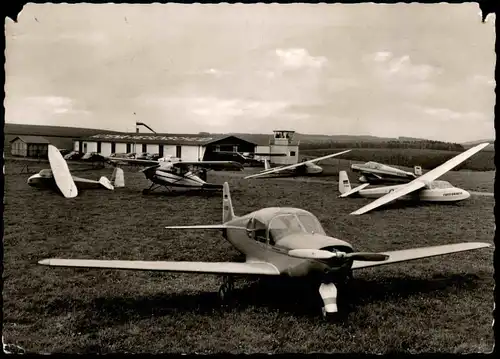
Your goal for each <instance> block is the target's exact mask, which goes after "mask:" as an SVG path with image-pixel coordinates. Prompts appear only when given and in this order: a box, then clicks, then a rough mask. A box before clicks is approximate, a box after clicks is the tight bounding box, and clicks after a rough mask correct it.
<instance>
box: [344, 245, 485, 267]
mask: <svg viewBox="0 0 500 359" xmlns="http://www.w3.org/2000/svg"><path fill="white" fill-rule="evenodd" d="M486 247H491V244H489V243H481V242H465V243H457V244H445V245H442V246H433V247H422V248H413V249H403V250H399V251H390V252H381V253H380V254H387V255H388V256H389V259H387V260H385V261H378V262H369V261H354V262H353V264H352V269H359V268H367V267H374V266H380V265H385V264H391V263H398V262H406V261H411V260H414V259H420V258H427V257H435V256H442V255H445V254H450V253H456V252H463V251H471V250H474V249H479V248H486Z"/></svg>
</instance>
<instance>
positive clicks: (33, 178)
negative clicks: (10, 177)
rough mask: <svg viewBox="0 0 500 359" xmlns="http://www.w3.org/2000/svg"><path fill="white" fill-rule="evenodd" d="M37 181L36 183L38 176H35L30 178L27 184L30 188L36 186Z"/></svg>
mask: <svg viewBox="0 0 500 359" xmlns="http://www.w3.org/2000/svg"><path fill="white" fill-rule="evenodd" d="M35 181H36V175H33V176H31V177H30V178H28V181H27V182H28V185H30V186H34V184H35Z"/></svg>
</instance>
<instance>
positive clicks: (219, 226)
mask: <svg viewBox="0 0 500 359" xmlns="http://www.w3.org/2000/svg"><path fill="white" fill-rule="evenodd" d="M165 228H166V229H244V230H246V227H238V226H228V225H225V224H202V225H197V226H167V227H165Z"/></svg>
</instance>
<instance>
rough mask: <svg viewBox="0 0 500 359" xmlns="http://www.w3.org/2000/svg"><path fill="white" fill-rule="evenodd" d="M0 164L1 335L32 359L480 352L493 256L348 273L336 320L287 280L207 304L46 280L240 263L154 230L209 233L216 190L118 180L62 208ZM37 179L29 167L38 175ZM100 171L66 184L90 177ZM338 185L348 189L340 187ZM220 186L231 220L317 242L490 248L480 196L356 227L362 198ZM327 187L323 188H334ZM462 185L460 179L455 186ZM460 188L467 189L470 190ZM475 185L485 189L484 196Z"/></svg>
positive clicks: (213, 281) (305, 188)
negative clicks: (189, 192) (121, 263)
mask: <svg viewBox="0 0 500 359" xmlns="http://www.w3.org/2000/svg"><path fill="white" fill-rule="evenodd" d="M21 167H22V166H21V165H19V164H14V163H9V162H7V164H6V172H7V173H6V188H5V200H4V201H5V206H4V211H5V212H4V248H5V252H4V253H5V254H4V291H3V296H4V308H3V309H4V323H3V330H4V337H5V341H6V342H8V343H14V344H16V345H19V346H22V347H23V348H24V349H25V350H26V351H28V352H36V353H55V352H65V353H75V352H78V353H114V352H133V353H171V352H184V353H194V352H198V353H200V352H201V353H218V352H232V353H257V352H259V353H283V352H302V353H304V352H305V353H309V352H341V353H349V352H370V353H388V352H391V351H404V352H410V353H417V352H454V353H470V352H474V353H475V352H489V351H491V349H492V346H493V343H494V337H493V330H492V320H493V316H492V312H493V288H494V279H493V248H488V249H481V250H477V251H471V252H466V253H457V254H453V255H450V256H445V257H437V258H428V259H425V260H418V261H414V262H408V263H402V264H395V265H388V266H382V267H378V268H372V269H364V270H359V271H357V272H355V273H354V280H353V282H352V283H351V287H350V292H349V298H350V300H351V303H352V308H351V312H350V313H349V316H348V320H347V322H346V323H328V322H324V321H322V319H321V317H320V309H319V308H320V299H319V295H318V293H317V290H310V289H309V288H308V287H307V285H306V284H305V283H303V282H302V281H299V280H283V281H281V280H249V279H241V280H238V281H237V282H236V290H235V293H234V301H233V302H232V304H231V305H230V306H229V307H228V308H221V307H220V305H219V302H218V299H217V295H216V292H217V290H218V287H219V285H220V281H221V279H220V277H218V276H214V275H192V274H169V273H151V272H132V271H112V270H86V269H71V268H49V267H44V266H39V265H37V264H36V263H37V261H38V260H40V259H42V258H48V257H59V258H95V259H136V260H194V261H196V260H199V261H230V260H239V259H241V257H240V255H239V254H238V252H237V251H236V250H235V249H233V248H232V247H231V246H230V244H229V243H227V242H225V241H224V239H223V238H222V237H221V235H220V233H218V232H217V231H206V232H202V231H169V230H166V229H164V228H163V227H164V226H167V225H182V224H216V223H219V222H220V220H221V212H222V203H221V202H222V199H221V195H220V194H215V195H209V196H202V197H199V196H179V195H177V196H169V195H149V196H143V195H142V194H141V193H140V191H141V190H142V188H145V187H147V186H148V181H147V180H146V179H145V178H144V176H143V175H142V174H140V173H137V172H130V171H126V177H125V179H126V185H127V187H126V188H122V189H118V190H116V191H114V192H111V191H105V190H94V191H86V192H81V194H80V196H79V197H77V198H75V199H71V200H68V199H64V198H63V197H62V196H60V195H55V194H54V193H52V192H50V191H42V190H37V189H33V188H30V187H29V186H28V185H27V184H26V179H27V178H28V175H26V174H19V172H20V170H21ZM42 167H43V166H42ZM461 173H462V172H456V173H450V175H451V176H455V177H454V178H453V182H452V183H454V184H456V185H460V186H464V189H467V190H488V188H489V189H490V191H492V188H493V182H492V181H493V177H492V176H491V177H490V181H491V188H490V187H489V186H490V184H489V183H488V181H487V180H485V178H486V177H484V178H483V177H481V176H482V175H479V176H478V177H476V178H475V179H473V175H468V177H467V175H463V176H462V175H461ZM110 174H111V169H103V170H92V171H88V172H79V173H78V176H81V177H86V178H92V179H97V178H99V176H101V175H107V176H110ZM353 179H354V178H352V179H351V180H353ZM209 180H212V181H214V182H216V183H222V182H223V181H226V180H227V181H228V182H229V183H230V186H231V191H232V197H233V204H234V206H235V211H236V214H244V213H247V212H250V211H253V210H256V209H259V208H261V207H266V206H295V207H301V208H304V209H306V210H309V211H311V212H312V213H313V214H315V215H316V216H317V217H318V219H319V220H320V221H321V222H322V224H323V226H324V228H325V230H326V232H327V233H328V234H330V235H332V236H334V237H338V238H341V239H344V240H346V241H348V242H350V243H351V244H353V246H354V247H355V248H356V249H358V250H366V251H382V250H396V249H404V248H411V247H420V246H428V245H439V244H446V243H457V242H463V241H484V242H490V243H493V235H494V215H493V208H494V198H492V197H475V196H474V197H471V198H470V199H469V200H467V201H464V202H461V203H459V204H452V205H439V204H420V205H412V206H406V205H401V204H396V205H392V206H388V207H387V208H386V209H385V210H379V211H373V212H372V213H369V214H366V215H362V216H350V215H349V213H350V212H352V211H353V210H355V209H357V208H360V207H361V206H363V205H364V204H366V203H369V200H366V199H345V200H341V199H339V198H337V195H338V193H337V186H336V185H333V186H332V185H329V184H318V183H304V182H293V181H280V180H244V179H242V178H241V177H234V176H230V175H229V174H226V173H222V172H221V173H217V175H213V174H210V175H209ZM333 180H336V177H335V178H333ZM460 181H461V182H460ZM475 181H476V182H477V183H476V184H475ZM487 187H488V188H487Z"/></svg>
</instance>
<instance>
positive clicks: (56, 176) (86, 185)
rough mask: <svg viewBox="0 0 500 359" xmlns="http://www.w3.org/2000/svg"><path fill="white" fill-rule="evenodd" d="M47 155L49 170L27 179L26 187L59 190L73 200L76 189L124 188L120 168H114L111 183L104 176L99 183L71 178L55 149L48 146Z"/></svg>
mask: <svg viewBox="0 0 500 359" xmlns="http://www.w3.org/2000/svg"><path fill="white" fill-rule="evenodd" d="M48 155H49V163H50V169H43V170H41V171H40V172H39V173H37V174H35V175H33V176H31V177H30V178H28V185H30V186H31V187H36V188H51V189H59V191H60V192H61V193H62V195H63V196H64V197H66V198H73V197H76V196H77V195H78V189H98V188H107V189H110V190H113V189H114V188H115V187H124V186H125V180H124V177H123V170H122V169H121V168H115V170H114V171H113V175H112V177H111V181H109V180H108V179H107V178H106V177H104V176H102V177H101V178H100V179H99V181H94V180H89V179H86V178H81V177H76V176H72V175H71V173H70V171H69V168H68V164H67V163H66V160H65V159H64V158H63V156H62V155H61V153H60V152H59V150H58V149H57V148H56V147H54V146H52V145H49V148H48Z"/></svg>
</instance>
